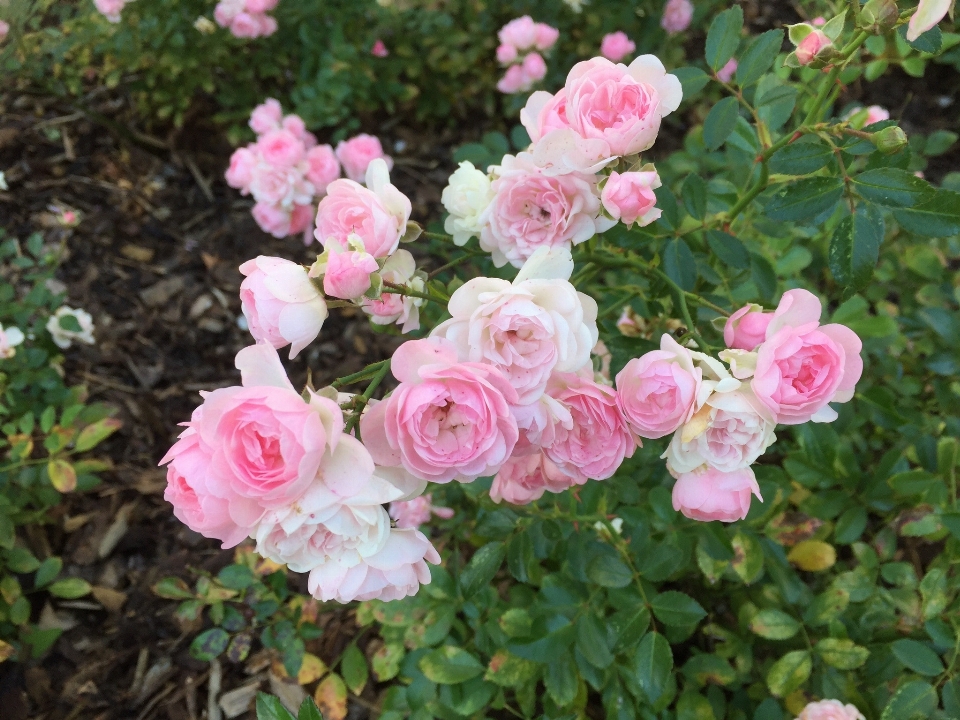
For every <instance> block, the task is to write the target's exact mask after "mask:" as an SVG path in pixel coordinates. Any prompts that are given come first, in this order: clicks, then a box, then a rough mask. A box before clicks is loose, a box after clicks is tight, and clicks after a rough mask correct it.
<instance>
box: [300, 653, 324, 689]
mask: <svg viewBox="0 0 960 720" xmlns="http://www.w3.org/2000/svg"><path fill="white" fill-rule="evenodd" d="M326 672H327V666H326V665H325V664H324V662H323V660H321V659H320V658H318V657H317V656H316V655H313V654H311V653H305V654H304V656H303V664H301V665H300V672H299V673H297V682H298V683H300V684H301V685H309V684H310V683H312V682H314V681H316V680H319V679H320V678H322V677H323V676H324V675H325V674H326Z"/></svg>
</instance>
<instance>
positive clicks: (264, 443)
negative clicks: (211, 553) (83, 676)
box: [160, 344, 350, 542]
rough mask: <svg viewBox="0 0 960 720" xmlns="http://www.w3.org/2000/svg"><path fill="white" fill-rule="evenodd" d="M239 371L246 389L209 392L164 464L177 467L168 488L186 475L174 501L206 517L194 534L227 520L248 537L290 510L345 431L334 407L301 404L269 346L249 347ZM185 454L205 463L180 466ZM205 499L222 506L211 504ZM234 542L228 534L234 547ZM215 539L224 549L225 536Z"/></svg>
mask: <svg viewBox="0 0 960 720" xmlns="http://www.w3.org/2000/svg"><path fill="white" fill-rule="evenodd" d="M236 364H237V368H238V369H240V372H241V378H242V382H243V386H242V387H229V388H221V389H219V390H213V391H212V392H209V393H204V394H203V405H201V406H200V407H199V408H197V410H195V411H194V414H193V417H192V418H191V420H190V422H189V423H186V425H187V430H186V431H185V432H184V433H183V434H181V441H180V442H178V443H177V444H176V445H174V446H173V447H172V448H171V449H170V452H168V453H167V455H166V456H165V457H164V458H163V460H161V461H160V464H161V465H163V464H166V463H168V462H169V463H172V464H173V465H175V468H168V471H167V474H168V482H170V481H171V474H173V475H174V476H175V475H177V473H180V474H182V475H183V478H182V479H177V478H176V477H174V478H173V480H172V482H174V483H176V484H178V488H179V489H177V490H175V491H171V495H172V497H173V498H181V499H184V501H185V502H188V504H187V505H185V508H186V509H187V510H189V512H190V513H196V512H197V508H198V507H199V508H200V509H201V510H202V511H203V513H204V515H203V528H202V529H201V527H194V529H195V530H197V531H198V532H204V529H209V527H213V526H215V527H217V528H222V527H223V526H225V525H226V523H227V521H228V520H229V522H232V523H233V524H235V525H237V526H239V527H240V528H241V529H243V531H244V532H243V535H247V534H248V533H249V531H250V530H251V529H252V528H253V527H254V526H255V525H256V524H257V523H258V522H259V521H260V519H261V517H263V515H264V513H265V512H266V511H267V510H271V509H277V508H282V507H285V506H289V505H291V504H292V503H293V501H295V500H296V499H297V498H299V497H300V496H301V495H302V494H303V492H304V491H305V490H306V489H307V487H308V486H309V485H310V483H311V482H312V481H313V479H314V478H315V477H316V476H317V472H318V470H319V469H320V465H321V462H322V460H323V456H324V453H325V452H326V451H327V448H328V441H329V442H331V443H332V442H333V441H334V440H336V438H337V435H339V433H340V432H341V431H342V428H343V415H342V413H341V412H340V408H339V406H338V405H337V404H336V403H335V402H333V401H332V400H328V399H326V398H323V397H320V396H313V397H312V398H311V401H310V403H307V402H304V400H303V398H302V397H301V396H300V394H299V393H298V392H297V391H296V390H294V389H293V386H292V385H291V384H290V381H289V380H287V377H286V374H285V373H284V370H283V366H282V365H281V364H280V358H279V357H278V356H277V351H276V350H275V349H274V348H273V347H272V346H270V345H267V344H260V345H252V346H250V347H247V348H244V349H243V350H241V351H240V352H239V353H237V360H236ZM194 436H195V437H196V447H194V440H191V439H190V438H192V437H194ZM188 451H190V452H201V453H203V456H204V457H203V458H192V459H191V460H190V461H189V462H187V461H182V462H180V461H179V460H178V458H180V457H181V456H182V455H183V454H184V453H186V452H188ZM348 464H350V463H348ZM182 485H187V486H189V487H190V489H192V491H193V493H194V495H196V498H193V496H191V495H190V493H188V492H186V491H185V490H183V488H182V487H180V486H182ZM181 490H182V492H181ZM208 496H213V497H214V498H216V499H217V500H218V501H220V502H214V501H212V500H211V501H209V502H208ZM194 499H196V502H197V504H193V500H194ZM208 511H209V513H211V514H210V516H209V517H208V516H207V514H206V513H207V512H208ZM184 514H185V516H186V515H188V514H189V513H187V512H186V511H185V513H184ZM218 533H219V531H218ZM237 535H239V532H237V533H232V534H230V536H229V541H230V542H234V540H235V539H236V536H237ZM218 537H220V539H223V540H224V541H225V542H227V540H226V539H225V538H224V537H222V533H221V534H219V535H218Z"/></svg>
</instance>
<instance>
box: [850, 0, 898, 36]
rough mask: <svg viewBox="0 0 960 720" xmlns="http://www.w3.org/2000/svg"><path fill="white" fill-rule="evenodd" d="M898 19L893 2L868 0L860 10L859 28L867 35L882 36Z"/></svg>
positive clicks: (895, 4)
mask: <svg viewBox="0 0 960 720" xmlns="http://www.w3.org/2000/svg"><path fill="white" fill-rule="evenodd" d="M899 19H900V10H899V9H898V8H897V3H896V2H895V1H894V0H868V1H867V2H866V3H865V4H864V6H863V7H862V8H861V9H860V26H861V27H862V28H863V29H864V30H866V31H867V32H868V33H873V34H874V35H883V34H884V33H886V32H887V31H888V30H892V29H893V27H894V25H896V24H897V20H899Z"/></svg>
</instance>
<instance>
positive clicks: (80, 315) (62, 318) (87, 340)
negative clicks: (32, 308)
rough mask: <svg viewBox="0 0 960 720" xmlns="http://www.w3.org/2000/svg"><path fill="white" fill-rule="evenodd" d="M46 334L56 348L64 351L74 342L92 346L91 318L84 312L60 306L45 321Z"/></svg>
mask: <svg viewBox="0 0 960 720" xmlns="http://www.w3.org/2000/svg"><path fill="white" fill-rule="evenodd" d="M47 332H48V333H50V336H51V337H52V338H53V342H54V343H56V345H57V347H59V348H62V349H63V350H66V349H67V348H68V347H70V346H71V345H72V344H73V343H74V342H81V343H84V344H86V345H93V343H94V342H95V341H94V339H93V318H92V317H90V313H88V312H87V311H86V310H75V309H74V308H72V307H69V306H68V305H61V306H60V307H58V308H57V311H56V312H55V313H54V314H53V315H51V316H50V317H49V318H48V319H47Z"/></svg>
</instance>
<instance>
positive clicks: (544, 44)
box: [533, 23, 560, 51]
mask: <svg viewBox="0 0 960 720" xmlns="http://www.w3.org/2000/svg"><path fill="white" fill-rule="evenodd" d="M535 30H536V31H535V37H534V41H533V44H534V46H535V47H536V48H537V50H541V51H542V50H549V49H550V48H552V47H553V44H554V43H555V42H557V38H559V37H560V31H559V30H557V29H556V28H555V27H551V26H549V25H547V24H546V23H536V26H535Z"/></svg>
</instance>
